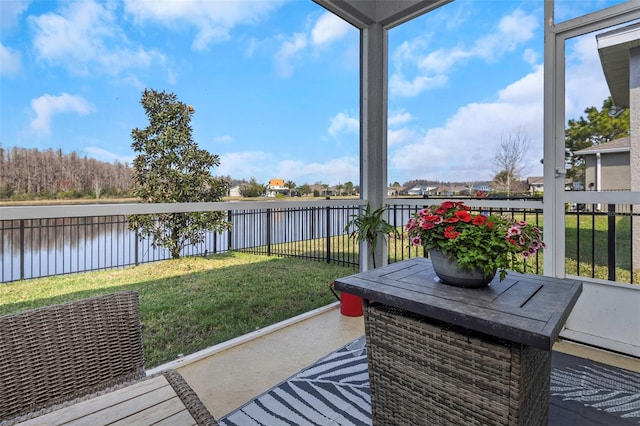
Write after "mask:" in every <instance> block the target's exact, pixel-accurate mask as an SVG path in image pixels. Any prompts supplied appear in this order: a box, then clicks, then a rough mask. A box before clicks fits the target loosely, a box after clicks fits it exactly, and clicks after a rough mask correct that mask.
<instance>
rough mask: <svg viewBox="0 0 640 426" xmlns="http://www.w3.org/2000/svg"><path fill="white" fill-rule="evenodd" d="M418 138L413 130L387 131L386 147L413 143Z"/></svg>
mask: <svg viewBox="0 0 640 426" xmlns="http://www.w3.org/2000/svg"><path fill="white" fill-rule="evenodd" d="M419 137H420V136H419V135H418V133H417V132H416V131H414V130H413V129H410V128H407V127H404V128H402V129H397V130H388V131H387V145H388V146H390V147H393V146H397V145H402V144H406V143H409V142H413V141H415V140H416V139H418V138H419Z"/></svg>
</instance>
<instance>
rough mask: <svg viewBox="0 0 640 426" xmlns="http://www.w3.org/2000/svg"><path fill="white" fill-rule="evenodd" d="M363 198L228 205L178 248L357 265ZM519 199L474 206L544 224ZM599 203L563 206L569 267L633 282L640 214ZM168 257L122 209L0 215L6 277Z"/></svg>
mask: <svg viewBox="0 0 640 426" xmlns="http://www.w3.org/2000/svg"><path fill="white" fill-rule="evenodd" d="M437 202H438V201H432V200H424V201H420V200H412V201H403V200H391V202H390V204H389V206H388V211H387V220H388V221H389V222H390V223H391V224H392V225H394V226H396V227H397V228H399V229H400V228H402V227H403V226H404V225H405V224H406V222H407V220H408V218H409V216H410V215H411V214H412V213H415V212H416V211H418V210H419V209H420V208H422V207H423V206H424V205H428V204H433V203H437ZM360 204H361V203H356V202H354V203H353V204H349V205H345V204H344V203H342V205H325V206H317V205H314V206H308V207H307V206H295V207H269V208H247V209H234V210H228V211H227V215H228V219H229V221H230V222H231V223H232V228H231V230H230V231H228V232H223V233H213V232H212V233H209V234H208V235H207V237H206V239H205V241H204V242H203V243H201V244H197V245H188V246H187V247H186V248H185V249H184V250H183V251H182V253H181V255H182V256H202V255H209V254H214V253H224V252H228V251H244V252H251V253H257V254H264V255H269V256H294V257H301V258H306V259H312V260H318V261H324V262H335V263H339V264H344V265H352V266H356V265H358V261H359V253H358V249H359V248H358V244H357V242H356V241H354V240H353V239H350V238H349V236H348V232H346V231H345V227H346V225H347V223H348V221H349V219H350V218H351V216H352V215H353V214H356V213H358V211H359V209H360ZM524 204H525V205H527V206H525V207H519V206H518V204H517V203H515V204H512V205H511V206H508V207H507V206H504V207H502V206H501V207H485V206H482V205H481V203H479V202H477V201H476V202H475V206H472V209H473V210H474V211H476V212H484V213H496V214H502V215H507V216H511V217H514V218H518V219H522V220H526V221H527V222H530V223H533V224H536V225H537V226H539V227H541V228H542V227H543V226H544V223H543V216H542V210H541V204H540V207H535V208H532V207H530V206H529V205H528V204H526V203H524ZM247 206H248V204H247ZM598 207H600V208H598ZM601 207H602V206H596V205H593V206H590V207H589V208H585V209H580V210H575V211H569V210H568V211H567V212H566V216H565V220H566V271H567V274H571V275H578V276H588V277H592V278H601V279H604V280H611V281H618V282H628V283H638V282H639V275H640V271H638V270H637V268H636V269H635V270H634V269H633V264H634V259H633V252H634V246H633V240H634V238H633V237H634V232H635V233H636V234H635V235H637V233H638V232H640V229H639V225H638V224H637V223H639V222H640V217H638V215H637V214H636V216H635V217H634V216H633V214H632V211H633V209H632V206H629V205H613V204H611V205H608V206H606V208H605V209H602V208H601ZM634 222H636V224H635V227H634ZM388 244H389V246H388V252H389V262H396V261H400V260H403V259H407V258H411V257H415V256H424V255H425V253H424V252H423V250H422V249H421V248H420V247H418V248H416V247H412V246H411V245H410V244H409V241H408V240H407V239H406V235H404V234H402V233H401V236H400V237H399V238H392V239H390V241H389V242H388ZM636 251H637V250H636ZM169 258H170V253H169V252H168V251H167V250H165V249H163V248H159V247H154V246H153V244H152V242H151V241H150V240H147V239H143V240H140V239H139V238H138V235H137V233H136V232H134V231H130V230H129V229H128V228H127V223H126V216H125V215H106V216H83V217H61V218H60V217H59V218H53V219H47V218H42V219H15V220H0V260H1V262H2V266H1V267H0V278H1V282H3V283H6V282H11V281H16V280H20V279H30V278H37V277H44V276H51V275H63V274H70V273H77V272H86V271H94V270H101V269H109V268H120V267H126V266H131V265H139V264H142V263H148V262H155V261H160V260H165V259H169ZM636 261H637V260H636ZM526 267H527V268H528V269H527V270H528V271H529V272H532V273H542V267H543V259H542V256H541V255H540V256H539V257H538V258H536V259H535V262H533V263H532V262H529V263H527V265H526Z"/></svg>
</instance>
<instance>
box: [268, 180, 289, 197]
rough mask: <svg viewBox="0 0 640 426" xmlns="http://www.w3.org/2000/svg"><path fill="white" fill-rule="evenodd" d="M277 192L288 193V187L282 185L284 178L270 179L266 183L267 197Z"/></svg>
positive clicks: (273, 195)
mask: <svg viewBox="0 0 640 426" xmlns="http://www.w3.org/2000/svg"><path fill="white" fill-rule="evenodd" d="M277 194H285V195H288V194H289V188H287V187H286V186H284V179H270V180H269V184H268V185H267V197H275V196H276V195H277Z"/></svg>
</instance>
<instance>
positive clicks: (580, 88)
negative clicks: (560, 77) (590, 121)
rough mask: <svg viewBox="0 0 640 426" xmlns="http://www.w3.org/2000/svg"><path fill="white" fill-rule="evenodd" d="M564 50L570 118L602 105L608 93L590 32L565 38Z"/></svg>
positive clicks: (567, 105) (594, 42)
mask: <svg viewBox="0 0 640 426" xmlns="http://www.w3.org/2000/svg"><path fill="white" fill-rule="evenodd" d="M566 50H567V53H566V55H565V57H566V68H567V71H566V75H567V78H566V81H565V85H566V91H567V96H566V98H565V99H566V106H565V111H566V114H567V119H569V118H578V117H579V116H581V115H584V110H585V109H586V108H587V107H590V106H595V107H596V108H598V109H600V108H602V101H604V100H605V99H606V98H608V97H609V96H610V92H609V88H608V87H607V84H606V80H605V77H604V73H603V71H602V64H601V62H600V56H599V55H598V49H597V43H596V38H595V36H594V35H593V34H587V35H585V36H582V37H579V38H577V39H574V40H570V41H568V42H567V47H566ZM585 88H588V90H585Z"/></svg>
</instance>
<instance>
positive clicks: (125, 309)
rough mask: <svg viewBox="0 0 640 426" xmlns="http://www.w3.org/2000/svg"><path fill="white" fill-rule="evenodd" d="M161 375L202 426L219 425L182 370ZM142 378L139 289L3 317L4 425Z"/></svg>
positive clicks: (0, 421) (0, 380)
mask: <svg viewBox="0 0 640 426" xmlns="http://www.w3.org/2000/svg"><path fill="white" fill-rule="evenodd" d="M163 374H164V376H165V377H166V378H167V381H168V382H169V383H170V384H171V385H172V387H173V388H174V389H175V391H176V394H177V395H178V396H179V397H180V399H181V400H182V401H183V403H184V405H185V406H186V407H187V409H188V410H189V412H190V413H191V415H192V416H193V418H194V419H195V420H196V422H197V423H198V424H199V425H216V424H217V423H216V421H215V419H214V418H213V416H212V415H211V414H210V413H209V411H208V410H207V409H206V407H205V406H204V405H203V404H202V402H201V401H200V400H199V399H198V397H197V395H196V394H195V392H194V391H193V390H192V389H191V388H190V387H189V385H188V384H187V383H186V382H185V381H184V379H183V378H182V376H180V374H178V373H177V372H175V371H173V370H170V371H167V372H164V373H163ZM144 379H145V370H144V357H143V353H142V334H141V330H140V315H139V304H138V294H137V293H136V292H132V291H128V292H120V293H115V294H110V295H107V296H100V297H94V298H89V299H83V300H79V301H75V302H69V303H63V304H59V305H55V306H49V307H45V308H39V309H34V310H31V311H26V312H21V313H18V314H14V315H8V316H5V317H1V318H0V425H11V424H15V423H16V422H20V421H23V420H25V419H28V418H32V417H36V416H39V415H42V414H45V413H47V412H51V411H53V410H55V409H58V408H60V407H62V406H66V405H70V404H73V403H76V402H78V401H81V400H84V399H88V398H91V397H93V396H95V395H99V394H102V393H105V392H107V391H111V390H114V389H117V388H122V387H124V386H126V385H129V384H131V383H133V382H136V381H139V380H144Z"/></svg>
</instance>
